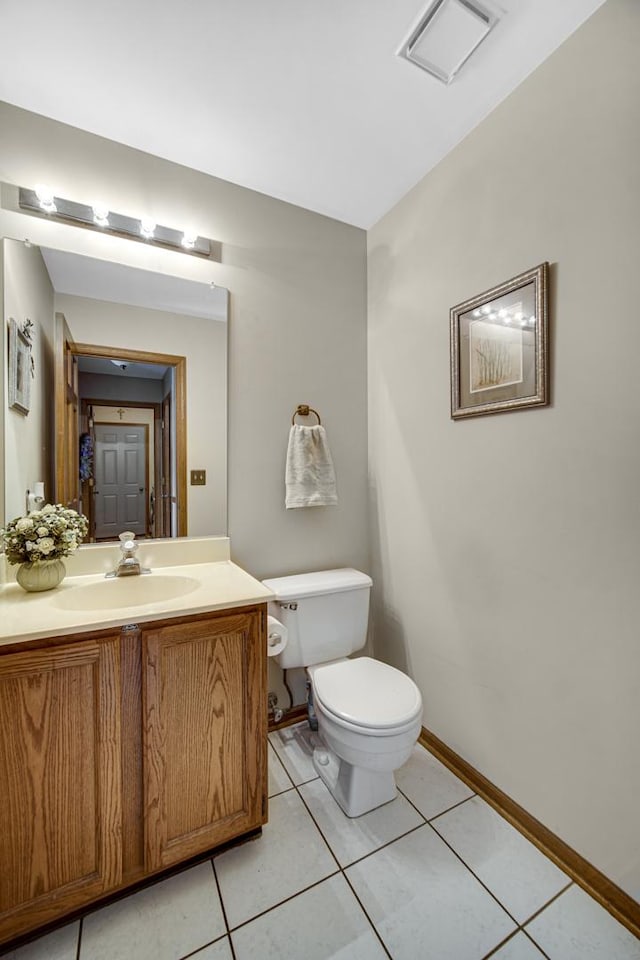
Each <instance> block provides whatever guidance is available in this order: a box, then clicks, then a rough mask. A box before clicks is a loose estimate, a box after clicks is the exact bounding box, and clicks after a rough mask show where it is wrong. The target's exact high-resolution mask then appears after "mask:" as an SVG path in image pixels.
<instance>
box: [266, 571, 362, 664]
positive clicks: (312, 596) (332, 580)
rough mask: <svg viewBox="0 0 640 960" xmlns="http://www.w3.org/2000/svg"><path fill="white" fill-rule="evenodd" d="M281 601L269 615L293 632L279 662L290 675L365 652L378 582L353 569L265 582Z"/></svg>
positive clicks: (278, 601) (272, 608)
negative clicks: (372, 597)
mask: <svg viewBox="0 0 640 960" xmlns="http://www.w3.org/2000/svg"><path fill="white" fill-rule="evenodd" d="M263 583H264V585H265V587H267V589H268V590H271V592H272V593H274V594H275V596H276V601H275V602H272V603H270V604H269V614H270V615H271V616H273V617H276V618H277V619H278V620H280V621H281V623H283V624H284V625H285V627H286V628H287V630H288V635H289V639H288V643H287V646H286V647H285V648H284V650H283V651H282V653H280V654H279V655H278V656H277V657H276V659H277V660H278V663H279V664H280V666H281V667H282V668H283V669H284V670H288V669H289V668H290V667H309V666H311V665H312V664H316V663H326V662H327V661H328V660H337V659H338V658H339V657H348V656H349V654H350V653H354V652H355V651H356V650H361V649H362V647H363V646H364V645H365V642H366V639H367V624H368V621H369V594H370V591H371V586H372V580H371V577H368V576H367V575H366V573H360V571H359V570H353V569H351V568H342V569H339V570H322V571H320V572H318V573H302V574H298V575H296V576H292V577H276V578H275V579H273V580H264V581H263Z"/></svg>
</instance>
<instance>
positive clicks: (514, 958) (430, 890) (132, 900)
mask: <svg viewBox="0 0 640 960" xmlns="http://www.w3.org/2000/svg"><path fill="white" fill-rule="evenodd" d="M314 738H315V734H312V733H310V731H309V730H308V728H307V727H306V724H300V725H298V726H295V727H288V728H286V729H284V730H281V731H278V732H277V733H273V734H271V735H270V746H269V793H270V796H271V798H272V799H271V801H270V817H269V823H268V824H267V826H266V827H265V828H264V831H263V835H262V837H261V838H259V839H258V840H255V841H252V842H250V843H247V844H244V845H243V846H241V847H237V848H235V849H233V850H229V851H227V852H226V853H221V854H219V855H218V856H216V857H214V858H213V861H207V862H205V863H201V864H199V865H198V866H196V867H192V868H190V869H188V870H185V871H183V872H182V873H179V874H177V875H175V876H173V877H171V878H170V879H168V880H162V881H159V882H158V883H157V884H155V885H154V886H152V887H148V888H147V889H146V890H143V891H141V892H139V893H134V894H132V895H131V896H129V897H126V898H125V899H123V900H120V901H119V902H117V903H115V904H112V905H110V906H108V907H103V908H102V909H99V910H95V911H93V912H91V913H88V914H87V915H86V916H85V917H84V918H83V919H82V920H81V921H79V922H75V923H72V924H69V925H68V926H67V927H63V928H62V929H60V930H58V931H56V932H55V933H52V934H49V935H48V936H45V937H43V938H41V939H40V940H37V941H34V942H33V943H31V944H28V945H27V946H25V947H22V948H20V949H18V950H15V951H13V952H11V953H9V954H7V955H6V956H7V960H183V958H186V957H189V958H193V960H329V958H336V960H384V958H389V957H391V958H393V960H485V958H489V957H491V958H492V960H543V958H545V957H546V958H548V960H640V940H637V939H636V938H635V937H633V936H632V935H631V934H630V933H629V932H628V931H627V930H626V929H625V928H624V927H622V926H621V925H620V924H619V923H617V922H616V921H615V920H614V919H613V918H612V917H611V916H610V915H609V914H608V913H607V912H606V911H605V910H603V909H602V908H601V907H600V906H599V905H598V904H596V903H595V901H593V900H592V899H591V898H590V897H588V896H587V895H586V894H585V893H584V892H583V891H582V890H581V889H580V888H579V887H577V886H576V885H575V884H574V883H572V882H571V881H570V880H569V878H568V877H567V876H566V875H565V874H564V873H562V871H561V870H559V869H558V868H557V867H555V866H554V865H553V864H552V863H551V862H550V861H549V860H547V859H546V857H544V856H543V855H542V854H541V853H540V852H539V851H538V850H537V849H536V848H535V847H534V846H532V845H531V844H530V843H529V842H528V841H527V840H525V839H524V838H523V837H522V836H521V835H520V834H519V833H518V832H517V831H515V830H514V829H513V828H512V827H511V826H510V825H509V824H507V823H506V821H504V820H502V819H501V817H499V816H498V815H497V814H496V813H495V812H494V811H493V810H492V809H491V808H490V807H489V806H487V804H485V803H484V801H482V800H481V799H480V798H479V797H476V796H475V795H474V794H473V793H472V792H471V791H470V790H469V789H468V787H466V786H465V785H464V784H463V783H461V782H460V781H459V780H457V779H456V777H454V776H453V775H452V774H451V773H450V772H449V771H448V770H447V769H446V768H445V767H443V766H442V764H440V763H439V762H438V761H437V760H435V759H434V758H433V757H432V756H431V755H430V754H429V753H427V751H425V750H424V749H423V748H422V747H420V746H417V747H416V748H415V751H414V753H413V756H412V758H411V759H410V760H409V762H408V764H407V765H406V766H405V767H404V768H403V769H402V770H401V771H400V772H399V773H398V776H397V781H398V787H399V791H400V792H399V795H398V797H397V799H396V800H394V801H393V802H392V803H390V804H387V805H385V806H384V807H381V808H380V809H378V810H374V811H372V812H371V813H369V814H366V815H365V816H364V817H360V818H358V819H357V820H349V819H348V818H347V817H345V816H344V814H343V813H342V811H341V810H340V809H339V807H338V806H337V805H336V803H335V802H334V801H333V799H332V798H331V797H330V795H329V794H328V792H327V790H326V789H325V787H324V785H323V784H322V782H321V781H320V780H319V779H318V778H317V777H316V775H315V771H314V769H313V766H312V764H311V752H312V742H313V740H314Z"/></svg>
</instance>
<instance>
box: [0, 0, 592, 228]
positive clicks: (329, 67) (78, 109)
mask: <svg viewBox="0 0 640 960" xmlns="http://www.w3.org/2000/svg"><path fill="white" fill-rule="evenodd" d="M487 2H488V0H487ZM602 2H603V0H500V6H501V8H502V9H503V11H504V15H503V16H502V19H501V21H500V23H499V24H498V25H497V27H496V28H495V29H494V30H493V32H492V33H491V34H490V35H489V37H488V38H487V39H486V40H485V41H484V43H483V44H482V45H481V46H480V47H479V49H478V50H477V51H476V53H475V54H474V55H473V57H472V59H471V60H470V61H469V62H468V63H467V64H466V65H465V66H464V67H463V69H462V71H461V72H460V74H459V75H458V76H457V77H456V78H455V80H454V81H453V83H452V84H451V85H450V86H448V87H447V86H445V85H444V84H442V83H441V82H440V81H438V80H436V79H434V78H433V77H431V76H429V75H428V74H426V73H424V72H423V71H421V70H420V69H418V68H417V67H415V66H413V65H411V64H409V63H407V61H405V60H403V59H401V58H400V57H398V56H397V55H396V53H397V50H398V49H399V47H400V45H401V44H402V42H403V41H404V40H406V39H407V36H408V34H409V33H410V32H411V30H412V28H413V27H414V26H415V25H416V24H417V22H418V21H419V20H420V19H421V16H422V14H423V13H424V11H425V10H426V9H427V7H428V6H429V5H430V3H431V0H317V2H315V3H312V2H310V0H181V2H176V0H109V2H108V3H92V2H90V0H89V2H88V0H58V2H56V3H53V2H52V0H0V29H1V30H2V34H3V41H4V42H3V44H2V56H1V57H0V99H3V100H6V101H8V102H9V103H13V104H16V105H17V106H20V107H24V108H25V109H27V110H32V111H34V112H36V113H41V114H44V115H45V116H48V117H52V118H54V119H56V120H60V121H62V122H64V123H68V124H71V125H73V126H76V127H80V128H82V129H84V130H89V131H91V132H92V133H96V134H99V135H101V136H104V137H109V138H111V139H112V140H117V141H119V142H121V143H125V144H128V145H129V146H132V147H137V148H139V149H141V150H145V151H147V152H149V153H153V154H157V155H158V156H160V157H164V158H166V159H168V160H173V161H175V162H177V163H181V164H185V165H186V166H189V167H194V168H195V169H197V170H202V171H204V172H206V173H210V174H213V175H214V176H217V177H221V178H222V179H224V180H229V181H232V182H233V183H238V184H241V185H242V186H245V187H250V188H252V189H254V190H259V191H261V192H262V193H266V194H269V195H270V196H274V197H278V198H280V199H282V200H287V201H289V202H291V203H294V204H297V205H299V206H302V207H306V208H308V209H310V210H314V211H316V212H319V213H323V214H326V215H328V216H330V217H335V218H337V219H339V220H344V221H346V222H348V223H352V224H355V225H357V226H360V227H364V228H367V227H369V226H371V225H372V224H373V223H375V222H376V221H377V220H378V219H379V218H380V217H381V216H382V215H383V214H384V213H386V211H387V210H389V209H390V208H391V207H392V206H393V205H394V204H395V203H396V202H397V201H398V200H399V199H400V197H402V196H403V195H404V194H405V193H406V192H407V190H408V189H410V188H411V187H412V186H413V185H414V184H415V183H417V182H418V181H419V180H420V179H421V178H422V177H423V176H424V174H425V173H427V172H428V171H429V170H430V169H431V168H432V167H433V166H434V165H435V164H436V163H438V161H439V160H440V159H441V158H442V157H443V156H445V154H446V153H447V152H448V151H449V150H451V148H452V147H453V146H455V144H456V143H458V142H459V141H460V140H461V139H462V138H463V137H464V136H465V135H466V134H467V133H468V132H469V131H470V130H471V129H472V128H473V127H474V126H476V125H477V124H478V123H479V122H480V121H481V120H482V119H483V117H485V116H486V115H487V114H488V113H489V112H490V111H491V110H492V109H493V108H494V107H495V106H496V105H497V104H498V103H499V102H500V101H501V100H503V99H504V97H506V96H507V95H508V94H509V93H510V92H511V91H512V90H513V89H514V88H515V87H516V86H517V85H518V84H519V83H520V81H521V80H523V79H524V78H525V77H526V76H527V74H529V73H530V72H531V71H532V70H534V69H535V68H536V67H537V66H538V65H539V64H540V63H541V62H542V61H543V60H544V59H545V58H546V57H548V56H549V54H550V53H551V52H552V51H553V50H554V49H555V48H556V47H557V46H559V45H560V44H561V43H562V41H563V40H564V39H565V38H566V37H568V36H569V35H570V34H571V33H572V32H573V31H574V30H575V29H576V28H577V27H578V26H579V25H580V24H581V23H582V22H583V21H584V20H585V19H586V18H587V17H588V16H590V14H591V13H593V11H594V10H596V9H597V8H598V7H599V6H600V4H601V3H602ZM493 6H495V4H493ZM42 162H43V170H42V180H43V181H44V182H46V152H44V150H43V158H42ZM23 186H33V185H32V184H23Z"/></svg>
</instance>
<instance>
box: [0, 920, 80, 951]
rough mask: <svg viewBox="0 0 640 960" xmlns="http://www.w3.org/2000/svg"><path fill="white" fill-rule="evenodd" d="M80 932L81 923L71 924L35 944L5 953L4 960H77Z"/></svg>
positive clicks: (28, 944) (34, 942)
mask: <svg viewBox="0 0 640 960" xmlns="http://www.w3.org/2000/svg"><path fill="white" fill-rule="evenodd" d="M79 930H80V922H79V921H78V922H77V923H70V924H69V926H68V927H62V929H61V930H54V931H53V933H48V934H47V935H46V936H44V937H40V939H39V940H34V941H33V943H27V944H26V945H25V946H24V947H18V948H17V950H12V951H11V952H10V953H5V954H4V957H3V960H76V953H77V950H78V933H79ZM1 950H2V948H1V947H0V951H1Z"/></svg>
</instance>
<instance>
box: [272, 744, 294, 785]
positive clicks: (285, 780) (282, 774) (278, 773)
mask: <svg viewBox="0 0 640 960" xmlns="http://www.w3.org/2000/svg"><path fill="white" fill-rule="evenodd" d="M267 756H268V760H267V767H268V771H269V796H270V797H275V796H276V794H278V793H284V791H285V790H291V789H293V784H292V782H291V778H290V777H289V775H288V773H287V771H286V770H285V768H284V767H283V766H282V764H281V763H280V760H279V759H278V755H277V753H276V752H275V750H274V749H273V747H272V746H271V744H269V745H268V750H267Z"/></svg>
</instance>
